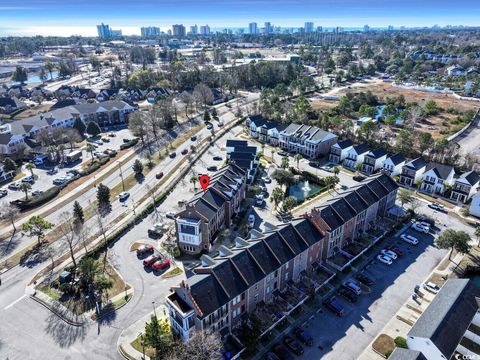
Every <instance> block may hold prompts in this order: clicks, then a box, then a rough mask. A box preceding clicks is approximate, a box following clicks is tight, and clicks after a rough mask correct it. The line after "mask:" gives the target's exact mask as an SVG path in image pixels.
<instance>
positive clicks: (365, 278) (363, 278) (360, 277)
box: [355, 273, 375, 286]
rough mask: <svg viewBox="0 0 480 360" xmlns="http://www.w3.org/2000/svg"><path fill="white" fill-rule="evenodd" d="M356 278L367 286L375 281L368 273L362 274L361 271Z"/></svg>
mask: <svg viewBox="0 0 480 360" xmlns="http://www.w3.org/2000/svg"><path fill="white" fill-rule="evenodd" d="M355 279H357V280H358V281H360V282H361V283H362V284H365V285H367V286H372V285H373V284H374V283H375V281H374V280H373V279H372V278H370V277H368V276H367V275H364V274H360V273H359V274H357V275H355Z"/></svg>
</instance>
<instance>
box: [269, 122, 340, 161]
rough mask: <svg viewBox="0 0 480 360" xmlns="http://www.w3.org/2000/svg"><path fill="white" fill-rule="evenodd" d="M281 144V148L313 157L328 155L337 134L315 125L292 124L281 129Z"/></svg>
mask: <svg viewBox="0 0 480 360" xmlns="http://www.w3.org/2000/svg"><path fill="white" fill-rule="evenodd" d="M279 136H280V138H279V145H280V147H281V148H283V149H285V150H287V151H290V152H294V153H299V154H302V155H305V156H307V157H309V158H311V159H314V158H317V157H319V156H321V155H326V154H328V152H329V151H330V148H331V146H332V145H333V144H335V143H336V142H337V139H338V138H337V136H336V135H334V134H332V133H330V132H328V131H325V130H322V129H319V128H317V127H315V126H308V125H300V124H290V125H288V126H287V128H286V129H284V130H282V131H280V134H279Z"/></svg>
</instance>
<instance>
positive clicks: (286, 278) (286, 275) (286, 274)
mask: <svg viewBox="0 0 480 360" xmlns="http://www.w3.org/2000/svg"><path fill="white" fill-rule="evenodd" d="M287 280H288V273H285V281H287Z"/></svg>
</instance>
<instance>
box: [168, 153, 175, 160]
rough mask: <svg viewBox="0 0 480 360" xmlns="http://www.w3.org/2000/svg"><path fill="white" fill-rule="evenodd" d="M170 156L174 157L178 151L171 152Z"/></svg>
mask: <svg viewBox="0 0 480 360" xmlns="http://www.w3.org/2000/svg"><path fill="white" fill-rule="evenodd" d="M168 156H170V158H172V159H173V158H174V157H175V156H177V153H176V152H171V153H170V155H168Z"/></svg>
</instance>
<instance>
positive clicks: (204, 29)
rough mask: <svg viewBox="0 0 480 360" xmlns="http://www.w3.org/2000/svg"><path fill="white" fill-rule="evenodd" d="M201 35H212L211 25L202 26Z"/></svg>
mask: <svg viewBox="0 0 480 360" xmlns="http://www.w3.org/2000/svg"><path fill="white" fill-rule="evenodd" d="M200 35H204V36H205V35H210V26H208V24H207V25H204V26H200Z"/></svg>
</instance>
